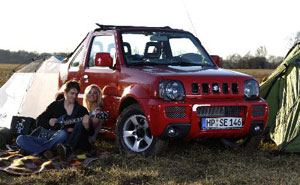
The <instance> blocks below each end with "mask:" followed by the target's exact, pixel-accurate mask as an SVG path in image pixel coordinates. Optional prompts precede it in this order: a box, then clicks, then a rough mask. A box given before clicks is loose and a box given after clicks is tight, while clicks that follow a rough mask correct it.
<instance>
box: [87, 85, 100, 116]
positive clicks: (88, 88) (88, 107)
mask: <svg viewBox="0 0 300 185" xmlns="http://www.w3.org/2000/svg"><path fill="white" fill-rule="evenodd" d="M92 88H95V89H96V90H97V95H98V99H97V106H99V107H101V106H102V92H101V89H100V87H99V86H98V85H96V84H91V85H89V86H87V87H86V88H85V90H84V96H83V106H84V107H85V108H87V110H88V111H89V112H92V107H91V104H90V102H89V101H88V98H87V96H88V94H89V92H90V91H91V90H92Z"/></svg>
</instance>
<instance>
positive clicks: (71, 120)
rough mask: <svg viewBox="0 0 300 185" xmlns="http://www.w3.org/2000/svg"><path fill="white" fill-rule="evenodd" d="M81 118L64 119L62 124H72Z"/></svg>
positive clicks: (81, 118)
mask: <svg viewBox="0 0 300 185" xmlns="http://www.w3.org/2000/svg"><path fill="white" fill-rule="evenodd" d="M82 120H83V117H80V118H74V119H69V120H66V121H64V125H65V126H68V125H72V124H74V123H77V122H80V121H82Z"/></svg>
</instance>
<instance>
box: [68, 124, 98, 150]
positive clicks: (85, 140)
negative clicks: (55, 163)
mask: <svg viewBox="0 0 300 185" xmlns="http://www.w3.org/2000/svg"><path fill="white" fill-rule="evenodd" d="M64 144H65V146H66V147H67V148H68V149H69V150H70V152H72V151H74V150H76V149H81V150H85V151H89V150H90V149H91V148H92V146H91V144H90V142H89V136H88V131H87V130H86V129H85V128H84V126H83V125H82V123H81V122H78V123H76V124H75V126H74V130H73V132H72V133H71V134H69V136H68V138H67V139H66V141H65V143H64Z"/></svg>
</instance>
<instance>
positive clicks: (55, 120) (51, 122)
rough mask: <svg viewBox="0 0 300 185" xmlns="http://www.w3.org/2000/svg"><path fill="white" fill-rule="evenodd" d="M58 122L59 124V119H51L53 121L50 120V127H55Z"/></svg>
mask: <svg viewBox="0 0 300 185" xmlns="http://www.w3.org/2000/svg"><path fill="white" fill-rule="evenodd" d="M56 122H57V119H56V118H51V119H50V120H49V125H50V126H51V127H54V125H55V123H56Z"/></svg>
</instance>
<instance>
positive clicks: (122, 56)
mask: <svg viewBox="0 0 300 185" xmlns="http://www.w3.org/2000/svg"><path fill="white" fill-rule="evenodd" d="M98 26H99V28H97V29H95V30H94V31H91V32H90V33H88V35H87V36H86V37H85V38H84V40H83V41H82V42H81V43H80V44H79V46H78V47H77V48H76V50H75V51H74V52H73V53H72V54H71V55H70V57H68V58H67V60H66V64H64V65H63V66H62V68H61V71H60V76H59V84H60V86H61V85H62V84H63V83H64V82H66V81H67V80H71V79H76V80H78V81H80V82H81V85H82V91H81V94H79V98H82V95H83V94H82V93H83V91H84V89H85V87H86V86H88V85H90V84H97V85H99V87H101V89H102V91H103V109H104V110H107V111H109V112H110V118H109V119H108V120H106V121H105V123H104V130H105V131H106V132H110V133H114V134H115V136H116V140H117V143H118V144H119V146H120V148H121V149H122V150H123V151H129V152H134V153H142V154H144V155H151V154H156V153H158V152H159V151H160V150H161V149H162V148H164V147H166V146H165V144H166V143H167V141H168V140H169V139H172V138H185V139H188V140H190V139H195V138H221V139H222V140H223V141H226V142H227V143H228V142H230V143H235V142H236V141H237V140H241V139H243V141H244V143H243V144H248V143H251V142H250V141H251V140H252V141H253V139H254V138H255V140H256V141H259V138H260V136H261V134H262V132H263V130H264V128H265V126H266V121H267V116H268V105H267V102H266V101H265V100H263V99H262V98H261V97H260V94H259V85H258V83H257V81H256V80H254V79H253V78H252V77H251V76H249V75H246V74H242V73H238V72H233V71H230V70H225V69H221V68H219V62H218V61H219V57H217V56H214V57H212V56H210V55H209V54H208V53H207V51H206V50H205V49H204V47H203V46H202V45H201V43H200V41H199V40H198V39H197V38H196V37H195V36H194V35H192V34H191V33H189V32H187V31H184V30H179V29H171V28H170V27H133V26H111V25H99V24H98ZM257 144H259V142H256V145H257Z"/></svg>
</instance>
